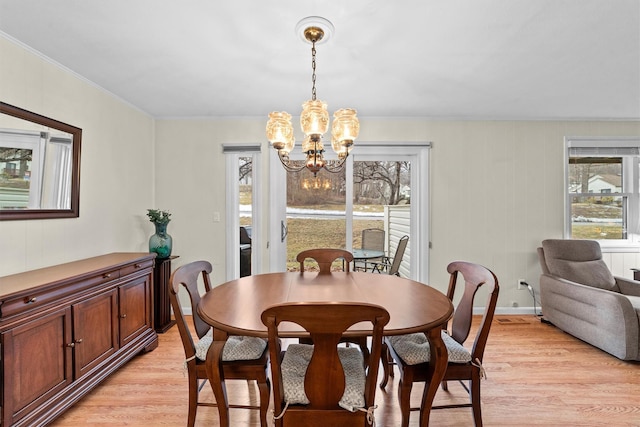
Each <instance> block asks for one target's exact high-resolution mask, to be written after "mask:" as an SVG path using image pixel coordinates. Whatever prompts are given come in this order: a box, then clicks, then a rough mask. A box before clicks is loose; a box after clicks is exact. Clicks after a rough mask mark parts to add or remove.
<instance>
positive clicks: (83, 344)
mask: <svg viewBox="0 0 640 427" xmlns="http://www.w3.org/2000/svg"><path fill="white" fill-rule="evenodd" d="M117 297H118V294H117V292H116V290H115V289H112V290H111V291H109V292H106V293H102V294H100V295H97V296H94V297H92V298H89V299H87V300H84V301H82V302H79V303H77V304H74V305H73V306H72V309H73V343H74V352H75V364H74V369H75V377H76V378H79V377H80V376H81V375H84V374H85V373H87V372H88V371H90V370H91V369H93V368H94V367H95V366H97V365H98V364H100V363H101V362H102V361H104V360H105V359H107V358H108V357H109V356H111V355H112V354H113V353H115V352H116V350H118V348H119V346H118V318H117V316H118V300H117Z"/></svg>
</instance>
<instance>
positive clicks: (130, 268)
mask: <svg viewBox="0 0 640 427" xmlns="http://www.w3.org/2000/svg"><path fill="white" fill-rule="evenodd" d="M151 267H153V259H148V260H145V261H140V262H136V263H135V264H131V265H127V266H126V267H122V268H121V269H120V277H125V276H128V275H130V274H135V273H136V272H137V271H141V270H144V269H146V268H151Z"/></svg>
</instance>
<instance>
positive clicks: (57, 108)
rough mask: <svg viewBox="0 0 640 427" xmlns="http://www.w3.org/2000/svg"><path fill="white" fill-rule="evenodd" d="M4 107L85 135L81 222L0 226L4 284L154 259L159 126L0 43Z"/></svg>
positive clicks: (66, 74)
mask: <svg viewBox="0 0 640 427" xmlns="http://www.w3.org/2000/svg"><path fill="white" fill-rule="evenodd" d="M0 58H1V59H0V100H2V101H3V102H6V103H9V104H12V105H16V106H18V107H21V108H24V109H27V110H30V111H33V112H36V113H38V114H42V115H44V116H47V117H51V118H54V119H56V120H59V121H62V122H65V123H69V124H71V125H74V126H77V127H80V128H82V152H81V165H82V166H81V177H80V217H79V218H69V219H50V220H30V221H0V239H1V244H0V276H4V275H8V274H13V273H17V272H22V271H26V270H31V269H34V268H39V267H44V266H48V265H54V264H59V263H63V262H68V261H72V260H76V259H80V258H86V257H90V256H94V255H100V254H104V253H108V252H116V251H145V252H146V251H148V238H149V235H150V234H152V232H153V226H152V224H151V223H150V222H149V221H148V220H147V218H146V215H145V214H146V209H147V208H151V207H153V206H154V200H153V196H154V194H153V190H154V164H153V159H154V157H153V149H154V147H153V140H154V121H153V119H152V118H151V117H149V116H148V115H146V114H144V113H141V112H140V111H138V110H136V109H134V108H132V107H131V106H129V105H127V104H125V103H124V102H122V101H120V100H118V99H117V98H115V97H114V96H112V95H110V94H108V93H106V92H105V91H103V90H101V89H98V88H96V87H95V86H93V85H91V84H90V83H87V82H86V81H85V80H83V79H81V78H78V77H77V76H76V75H74V74H72V73H70V72H68V71H66V70H64V69H63V68H61V67H59V66H56V65H53V64H51V63H50V62H48V61H46V60H44V59H42V58H41V57H40V56H38V55H36V54H34V53H33V52H32V51H30V50H29V49H25V48H23V47H22V46H19V45H17V44H15V43H13V42H12V41H9V40H7V39H5V38H3V37H1V36H0Z"/></svg>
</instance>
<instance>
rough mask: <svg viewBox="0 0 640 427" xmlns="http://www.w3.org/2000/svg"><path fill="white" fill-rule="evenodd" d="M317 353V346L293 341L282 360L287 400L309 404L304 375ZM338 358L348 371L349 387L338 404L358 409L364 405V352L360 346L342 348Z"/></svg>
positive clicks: (346, 379)
mask: <svg viewBox="0 0 640 427" xmlns="http://www.w3.org/2000/svg"><path fill="white" fill-rule="evenodd" d="M312 355H313V345H308V344H290V345H289V347H288V348H287V351H286V352H285V354H284V358H283V359H282V364H281V370H282V383H283V388H284V400H285V402H287V403H289V404H290V405H293V404H300V405H308V404H309V403H310V402H309V399H308V398H307V395H306V393H305V392H304V375H305V373H306V372H307V366H309V362H310V361H311V356H312ZM338 357H340V363H342V368H343V370H344V376H345V383H346V384H345V389H344V393H343V395H342V398H341V399H340V402H338V404H339V405H340V407H342V408H344V409H346V410H348V411H351V412H354V411H355V410H356V408H363V407H364V403H365V402H364V386H365V378H366V376H365V371H364V360H363V357H362V353H361V352H360V350H359V349H358V348H357V347H338Z"/></svg>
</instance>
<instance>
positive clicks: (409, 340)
mask: <svg viewBox="0 0 640 427" xmlns="http://www.w3.org/2000/svg"><path fill="white" fill-rule="evenodd" d="M386 339H387V342H388V343H389V344H390V345H391V346H392V347H393V349H394V350H395V352H396V354H397V355H398V356H400V357H401V358H402V360H404V362H405V363H406V364H407V365H418V364H420V363H425V362H428V361H429V360H430V359H431V348H430V347H429V340H427V337H426V335H425V334H423V333H422V332H417V333H415V334H408V335H397V336H391V337H388V338H386ZM442 341H444V344H445V345H446V346H447V352H448V353H449V362H451V363H469V362H471V353H469V351H468V350H467V349H466V348H464V347H463V346H462V345H461V344H460V343H459V342H458V341H456V340H454V339H453V338H451V336H449V334H447V333H446V332H445V331H442Z"/></svg>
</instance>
